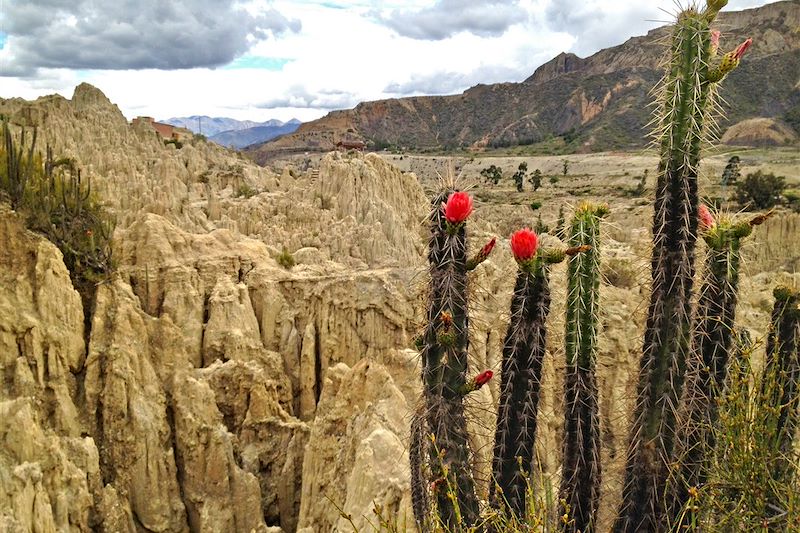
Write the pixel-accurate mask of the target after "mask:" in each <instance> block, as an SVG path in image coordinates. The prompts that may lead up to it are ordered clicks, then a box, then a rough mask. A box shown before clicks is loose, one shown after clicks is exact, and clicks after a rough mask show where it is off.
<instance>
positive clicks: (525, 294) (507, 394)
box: [489, 229, 565, 520]
mask: <svg viewBox="0 0 800 533" xmlns="http://www.w3.org/2000/svg"><path fill="white" fill-rule="evenodd" d="M511 247H512V251H513V252H514V256H515V258H516V259H517V262H518V263H519V271H518V273H517V280H516V284H515V286H514V293H513V295H512V297H511V318H510V322H509V325H508V331H507V333H506V337H505V342H504V344H503V361H502V366H501V369H500V379H501V381H500V402H499V406H498V411H497V425H496V429H495V440H494V457H493V460H492V477H493V479H492V482H491V484H490V487H489V501H490V503H491V505H492V506H493V507H495V508H498V509H502V510H504V511H508V512H510V513H513V514H514V515H515V516H516V517H517V519H520V520H524V518H525V513H526V494H527V489H528V479H529V478H528V474H530V472H531V470H532V469H533V468H534V466H535V465H534V440H535V437H536V425H537V414H538V409H539V398H540V393H541V385H542V383H541V379H542V364H543V361H544V355H545V350H546V337H547V325H546V319H547V315H548V314H549V312H550V285H549V269H550V265H551V264H554V263H559V262H561V261H563V260H564V257H565V252H564V251H563V250H554V251H540V250H537V249H538V238H537V236H536V234H535V233H533V232H532V231H530V230H529V229H525V230H521V231H519V232H517V233H515V234H514V235H513V236H512V238H511Z"/></svg>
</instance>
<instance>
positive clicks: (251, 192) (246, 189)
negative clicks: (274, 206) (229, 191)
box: [234, 183, 258, 198]
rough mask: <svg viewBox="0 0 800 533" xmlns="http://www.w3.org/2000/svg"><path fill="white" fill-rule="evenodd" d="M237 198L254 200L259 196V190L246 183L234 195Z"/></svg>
mask: <svg viewBox="0 0 800 533" xmlns="http://www.w3.org/2000/svg"><path fill="white" fill-rule="evenodd" d="M234 194H235V196H236V197H237V198H252V197H253V196H255V195H256V194H258V190H257V189H254V188H252V187H251V186H249V185H248V184H246V183H243V184H241V185H239V187H238V188H237V189H236V192H235V193H234Z"/></svg>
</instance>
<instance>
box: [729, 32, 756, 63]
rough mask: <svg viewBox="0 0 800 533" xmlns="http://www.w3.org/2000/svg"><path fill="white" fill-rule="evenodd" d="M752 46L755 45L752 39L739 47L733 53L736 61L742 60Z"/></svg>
mask: <svg viewBox="0 0 800 533" xmlns="http://www.w3.org/2000/svg"><path fill="white" fill-rule="evenodd" d="M751 44H753V38H752V37H750V38H748V39H747V40H746V41H745V42H743V43H742V44H740V45H739V46H737V47H736V50H734V51H733V57H734V59H741V58H742V56H743V55H744V53H745V52H747V49H748V48H750V45H751Z"/></svg>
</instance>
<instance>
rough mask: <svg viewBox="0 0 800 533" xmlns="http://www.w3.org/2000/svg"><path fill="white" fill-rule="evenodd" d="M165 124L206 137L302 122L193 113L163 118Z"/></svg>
mask: <svg viewBox="0 0 800 533" xmlns="http://www.w3.org/2000/svg"><path fill="white" fill-rule="evenodd" d="M159 122H163V123H165V124H172V125H173V126H180V127H181V128H186V129H188V130H191V131H192V132H194V133H202V134H203V135H205V136H206V137H213V136H214V135H217V134H218V133H222V132H225V131H238V130H245V129H248V128H256V127H272V128H275V127H281V126H284V125H286V124H296V125H300V124H301V122H300V121H299V120H297V119H294V118H293V119H292V120H289V121H288V122H283V121H282V120H277V119H272V120H267V121H264V122H256V121H254V120H236V119H235V118H229V117H209V116H207V115H192V116H190V117H172V118H170V119H167V120H161V121H159Z"/></svg>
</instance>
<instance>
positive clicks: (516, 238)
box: [511, 228, 539, 261]
mask: <svg viewBox="0 0 800 533" xmlns="http://www.w3.org/2000/svg"><path fill="white" fill-rule="evenodd" d="M538 246H539V237H537V235H536V233H534V232H533V231H531V230H530V229H529V228H524V229H521V230H519V231H517V232H516V233H514V234H513V235H512V236H511V252H512V253H513V254H514V259H516V260H517V261H528V260H530V259H532V258H533V256H534V255H536V248H537V247H538Z"/></svg>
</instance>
